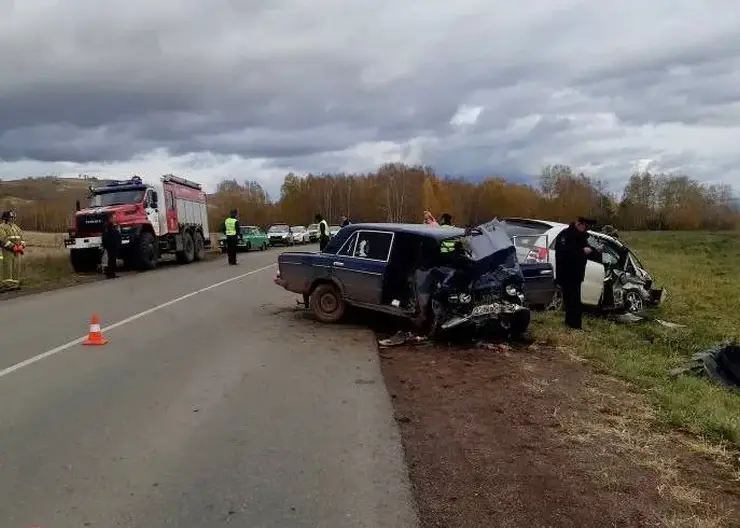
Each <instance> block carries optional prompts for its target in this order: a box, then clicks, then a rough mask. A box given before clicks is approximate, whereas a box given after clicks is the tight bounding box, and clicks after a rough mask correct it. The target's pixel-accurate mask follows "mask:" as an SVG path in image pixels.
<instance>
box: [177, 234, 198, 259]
mask: <svg viewBox="0 0 740 528" xmlns="http://www.w3.org/2000/svg"><path fill="white" fill-rule="evenodd" d="M182 248H183V249H182V251H178V252H177V262H179V263H180V264H190V263H191V262H193V260H195V242H194V241H193V235H191V234H190V232H189V231H185V232H184V233H183V234H182Z"/></svg>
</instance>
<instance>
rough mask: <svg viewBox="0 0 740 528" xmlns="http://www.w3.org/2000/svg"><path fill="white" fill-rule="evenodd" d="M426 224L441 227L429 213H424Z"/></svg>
mask: <svg viewBox="0 0 740 528" xmlns="http://www.w3.org/2000/svg"><path fill="white" fill-rule="evenodd" d="M424 223H425V224H426V225H428V226H434V227H439V224H438V223H437V220H435V218H434V217H433V216H432V213H430V212H429V211H424Z"/></svg>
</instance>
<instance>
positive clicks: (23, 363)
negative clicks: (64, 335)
mask: <svg viewBox="0 0 740 528" xmlns="http://www.w3.org/2000/svg"><path fill="white" fill-rule="evenodd" d="M276 265H277V264H270V265H269V266H264V267H262V268H258V269H255V270H252V271H248V272H246V273H242V274H241V275H237V276H236V277H231V278H229V279H226V280H222V281H221V282H217V283H215V284H211V285H210V286H206V287H205V288H201V289H199V290H195V291H193V292H190V293H187V294H185V295H183V296H181V297H177V298H176V299H172V300H171V301H167V302H166V303H162V304H159V305H157V306H153V307H152V308H149V309H148V310H144V311H143V312H139V313H137V314H134V315H132V316H131V317H127V318H126V319H121V320H120V321H118V322H115V323H113V324H110V325H108V326H106V327H103V328H102V329H101V331H102V332H107V331H108V330H113V329H114V328H118V327H119V326H123V325H125V324H128V323H130V322H132V321H136V320H137V319H140V318H142V317H144V316H147V315H149V314H151V313H154V312H156V311H158V310H161V309H162V308H167V307H168V306H172V305H173V304H176V303H179V302H180V301H184V300H185V299H189V298H190V297H193V296H195V295H198V294H199V293H203V292H207V291H208V290H212V289H214V288H218V287H219V286H223V285H224V284H228V283H230V282H234V281H236V280H239V279H243V278H244V277H248V276H249V275H254V274H255V273H259V272H260V271H265V270H266V269H270V268H272V267H275V266H276ZM85 339H87V336H86V335H85V336H82V337H78V338H77V339H75V340H74V341H70V342H69V343H64V344H63V345H59V346H58V347H56V348H52V349H51V350H47V351H46V352H42V353H41V354H39V355H37V356H33V357H32V358H28V359H26V360H25V361H21V362H20V363H16V364H15V365H11V366H10V367H8V368H5V369H3V370H0V378H3V377H5V376H7V375H8V374H12V373H13V372H15V371H16V370H20V369H22V368H23V367H27V366H29V365H33V364H34V363H37V362H39V361H41V360H42V359H46V358H48V357H51V356H53V355H55V354H58V353H59V352H63V351H65V350H67V349H68V348H72V347H73V346H75V345H79V344H80V343H82V342H83V341H84V340H85Z"/></svg>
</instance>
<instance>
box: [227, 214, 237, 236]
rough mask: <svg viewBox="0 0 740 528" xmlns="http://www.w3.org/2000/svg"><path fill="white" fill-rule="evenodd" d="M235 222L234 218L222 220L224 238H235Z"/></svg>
mask: <svg viewBox="0 0 740 528" xmlns="http://www.w3.org/2000/svg"><path fill="white" fill-rule="evenodd" d="M236 222H237V220H236V218H227V219H226V220H224V226H225V227H226V229H225V231H226V236H236Z"/></svg>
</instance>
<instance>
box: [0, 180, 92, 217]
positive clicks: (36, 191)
mask: <svg viewBox="0 0 740 528" xmlns="http://www.w3.org/2000/svg"><path fill="white" fill-rule="evenodd" d="M100 181H102V180H98V179H95V178H90V179H82V178H57V177H54V176H47V177H42V178H23V179H20V180H6V181H0V208H2V209H9V208H14V209H18V210H19V212H20V210H22V209H23V208H24V207H29V206H33V205H34V204H37V203H39V202H44V203H46V204H47V205H52V204H53V205H54V206H63V205H64V204H68V206H69V209H70V210H74V204H75V200H84V199H85V197H86V196H87V188H88V186H90V185H95V184H97V183H99V182H100Z"/></svg>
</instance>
